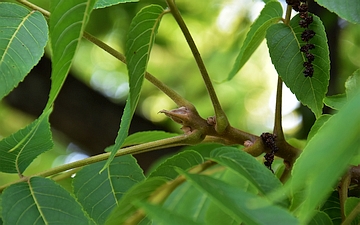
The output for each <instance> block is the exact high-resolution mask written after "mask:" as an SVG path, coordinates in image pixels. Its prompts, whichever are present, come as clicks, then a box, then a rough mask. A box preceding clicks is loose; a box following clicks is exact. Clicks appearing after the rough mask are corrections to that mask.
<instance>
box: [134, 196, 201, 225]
mask: <svg viewBox="0 0 360 225" xmlns="http://www.w3.org/2000/svg"><path fill="white" fill-rule="evenodd" d="M136 205H137V206H139V207H141V208H142V209H143V210H144V211H145V212H146V214H147V215H148V216H149V217H150V218H152V219H153V222H155V223H156V224H159V225H168V224H172V225H184V224H186V225H188V224H189V225H199V224H201V223H196V222H195V221H193V220H191V219H190V218H188V217H185V216H182V215H179V214H177V213H176V212H174V211H170V210H167V209H164V208H163V207H161V206H158V205H152V204H148V203H146V202H145V201H139V202H136Z"/></svg>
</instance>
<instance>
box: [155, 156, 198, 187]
mask: <svg viewBox="0 0 360 225" xmlns="http://www.w3.org/2000/svg"><path fill="white" fill-rule="evenodd" d="M203 162H204V159H203V157H202V156H201V155H200V154H199V153H197V152H195V151H191V150H190V151H184V152H180V153H178V154H176V155H174V156H173V157H170V158H168V159H167V160H166V161H165V162H163V163H162V164H161V165H160V166H158V167H157V168H156V169H155V170H154V171H153V172H152V173H151V174H150V175H149V177H156V176H157V177H159V176H160V177H164V178H167V179H169V180H172V179H174V178H176V177H177V176H178V175H179V174H178V172H177V171H176V170H175V169H174V168H181V169H183V170H186V169H189V168H191V167H193V166H195V165H198V164H201V163H203Z"/></svg>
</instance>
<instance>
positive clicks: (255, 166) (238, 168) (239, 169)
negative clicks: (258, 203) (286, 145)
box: [209, 147, 282, 194]
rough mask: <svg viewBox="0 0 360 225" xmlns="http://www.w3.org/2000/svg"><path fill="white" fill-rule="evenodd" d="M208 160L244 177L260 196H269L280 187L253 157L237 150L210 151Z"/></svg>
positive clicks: (278, 182)
mask: <svg viewBox="0 0 360 225" xmlns="http://www.w3.org/2000/svg"><path fill="white" fill-rule="evenodd" d="M209 159H211V160H213V161H215V162H217V163H219V164H221V165H223V166H226V167H228V168H230V169H232V170H233V171H234V172H236V173H238V174H239V175H241V176H243V177H245V178H246V179H247V180H248V181H249V182H250V183H251V184H252V185H254V187H256V188H257V189H258V190H259V191H260V192H261V193H262V194H269V193H270V192H272V191H274V190H276V189H278V188H279V187H281V186H282V184H281V182H280V181H279V180H278V179H277V178H276V177H275V176H274V174H272V173H271V171H270V170H269V169H267V168H266V167H265V166H264V165H261V164H260V163H259V162H258V161H257V160H256V159H255V158H254V157H253V156H251V155H249V154H248V153H246V152H244V151H241V150H239V149H237V148H234V147H221V148H217V149H215V150H213V151H211V154H210V157H209Z"/></svg>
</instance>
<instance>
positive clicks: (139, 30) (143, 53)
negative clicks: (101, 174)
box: [104, 5, 164, 168]
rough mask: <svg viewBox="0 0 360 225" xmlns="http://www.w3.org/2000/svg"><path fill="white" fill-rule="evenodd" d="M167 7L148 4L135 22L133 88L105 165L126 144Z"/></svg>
mask: <svg viewBox="0 0 360 225" xmlns="http://www.w3.org/2000/svg"><path fill="white" fill-rule="evenodd" d="M163 14H164V9H163V8H162V7H161V6H158V5H150V6H146V7H144V8H143V9H141V11H140V12H139V13H138V14H137V15H136V16H135V18H134V19H133V20H132V21H131V24H130V28H129V34H128V37H127V41H126V54H125V56H126V60H127V64H126V65H127V68H128V74H129V85H130V91H129V95H128V98H127V100H126V105H125V109H124V113H123V115H122V117H121V123H120V129H119V131H118V135H117V137H116V140H115V144H114V145H113V146H112V147H111V148H109V151H111V155H110V157H109V159H108V160H107V163H106V164H105V166H104V168H105V167H107V166H108V165H109V164H110V163H111V161H112V160H113V158H114V156H115V153H116V151H117V150H119V149H120V147H121V146H122V145H123V143H124V141H125V138H126V136H127V135H128V130H129V127H130V122H131V119H132V117H133V114H134V112H135V108H136V106H137V103H138V101H139V96H140V91H141V87H142V83H143V81H144V76H145V72H146V67H147V63H148V61H149V57H150V51H151V48H152V45H153V43H154V40H155V35H156V33H157V30H158V27H159V24H160V21H161V18H162V16H163Z"/></svg>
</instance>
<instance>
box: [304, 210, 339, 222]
mask: <svg viewBox="0 0 360 225" xmlns="http://www.w3.org/2000/svg"><path fill="white" fill-rule="evenodd" d="M309 225H333V222H332V221H331V218H330V217H329V216H328V215H327V214H326V213H324V212H321V211H318V212H317V213H316V214H315V216H314V217H313V218H312V219H311V221H310V223H309Z"/></svg>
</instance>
